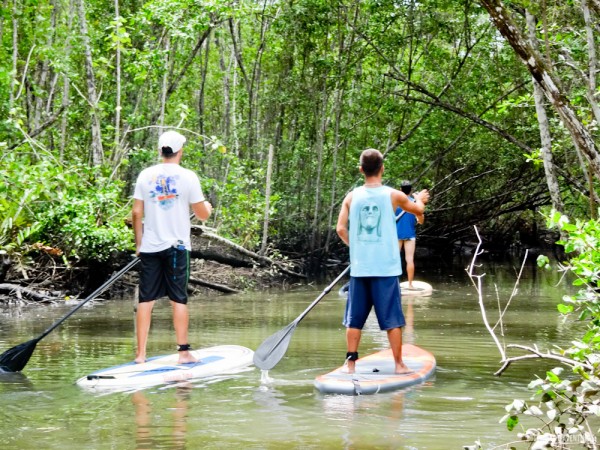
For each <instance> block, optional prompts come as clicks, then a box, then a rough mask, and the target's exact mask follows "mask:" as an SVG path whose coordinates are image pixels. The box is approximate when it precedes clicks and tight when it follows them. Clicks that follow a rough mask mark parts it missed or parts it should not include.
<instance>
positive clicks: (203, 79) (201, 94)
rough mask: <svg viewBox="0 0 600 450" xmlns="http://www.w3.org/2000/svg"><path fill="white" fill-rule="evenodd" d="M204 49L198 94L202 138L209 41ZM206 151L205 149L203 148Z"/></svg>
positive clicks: (204, 143)
mask: <svg viewBox="0 0 600 450" xmlns="http://www.w3.org/2000/svg"><path fill="white" fill-rule="evenodd" d="M205 42H206V44H205V45H206V49H205V51H204V64H203V65H202V71H201V80H200V92H199V93H198V118H199V123H198V128H199V131H200V134H201V135H203V136H204V88H205V87H206V76H207V75H208V57H209V51H210V39H206V40H205ZM202 142H203V145H204V146H206V139H203V140H202ZM205 149H206V147H205Z"/></svg>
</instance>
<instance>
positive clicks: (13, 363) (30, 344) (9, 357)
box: [0, 257, 140, 372]
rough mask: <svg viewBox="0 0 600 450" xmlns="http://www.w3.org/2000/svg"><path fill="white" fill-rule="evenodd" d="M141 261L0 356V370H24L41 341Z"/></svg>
mask: <svg viewBox="0 0 600 450" xmlns="http://www.w3.org/2000/svg"><path fill="white" fill-rule="evenodd" d="M139 261H140V258H139V257H136V258H135V259H133V260H132V261H131V262H130V263H129V264H127V265H126V266H125V267H123V268H122V269H121V270H120V271H119V272H117V273H115V274H114V275H113V276H112V277H111V278H110V279H109V280H108V281H107V282H105V283H104V284H103V285H102V286H100V287H99V288H98V289H96V290H95V291H94V292H92V293H91V294H90V295H89V296H88V297H87V298H86V299H85V300H83V301H82V302H80V303H79V304H78V305H77V306H76V307H75V308H73V309H72V310H71V311H70V312H69V313H68V314H66V315H65V316H64V317H63V318H62V319H60V320H58V321H57V322H55V323H54V324H53V325H52V326H51V327H50V328H48V329H47V330H46V331H44V332H43V333H42V334H40V335H39V336H38V337H37V338H35V339H32V340H30V341H27V342H24V343H22V344H19V345H17V346H16V347H13V348H11V349H9V350H7V351H5V352H4V353H2V354H1V355H0V368H2V369H5V370H9V371H11V372H20V371H21V370H23V368H24V367H25V365H26V364H27V362H28V361H29V358H31V355H32V354H33V351H34V350H35V346H36V345H37V343H38V342H39V341H41V340H42V339H44V338H45V337H46V336H47V335H48V334H50V332H51V331H52V330H54V329H55V328H56V327H58V326H59V325H60V324H61V323H63V322H64V321H65V320H67V319H68V318H69V317H71V316H72V315H73V314H75V312H76V311H77V310H78V309H79V308H81V307H82V306H83V305H85V304H86V303H87V302H89V301H90V300H92V299H94V298H96V297H97V296H98V295H100V294H101V293H102V292H104V291H105V290H106V289H107V288H108V287H109V286H111V285H112V284H113V283H114V282H115V281H117V280H118V279H119V278H121V277H122V276H123V275H124V274H125V273H127V272H128V271H129V270H130V269H131V268H132V267H133V266H135V265H136V264H137V263H138V262H139Z"/></svg>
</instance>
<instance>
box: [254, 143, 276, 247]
mask: <svg viewBox="0 0 600 450" xmlns="http://www.w3.org/2000/svg"><path fill="white" fill-rule="evenodd" d="M273 154H274V148H273V144H271V145H269V160H268V162H267V186H266V188H265V219H264V222H263V235H262V245H261V246H260V251H259V252H258V254H259V255H261V256H264V255H265V252H266V250H267V238H268V235H269V210H270V208H271V175H272V174H273Z"/></svg>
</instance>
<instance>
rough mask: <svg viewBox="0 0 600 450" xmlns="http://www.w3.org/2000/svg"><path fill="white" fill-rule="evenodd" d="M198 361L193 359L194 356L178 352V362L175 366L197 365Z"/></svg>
mask: <svg viewBox="0 0 600 450" xmlns="http://www.w3.org/2000/svg"><path fill="white" fill-rule="evenodd" d="M197 362H198V359H197V358H194V356H193V355H192V354H191V353H190V352H188V351H185V352H179V360H178V361H177V364H190V363H197Z"/></svg>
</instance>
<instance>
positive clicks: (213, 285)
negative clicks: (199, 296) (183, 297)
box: [189, 277, 241, 294]
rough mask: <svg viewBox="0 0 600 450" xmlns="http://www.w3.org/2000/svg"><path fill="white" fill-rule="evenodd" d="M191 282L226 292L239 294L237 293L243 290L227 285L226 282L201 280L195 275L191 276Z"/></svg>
mask: <svg viewBox="0 0 600 450" xmlns="http://www.w3.org/2000/svg"><path fill="white" fill-rule="evenodd" d="M189 282H190V283H191V284H195V285H198V286H203V287H207V288H210V289H213V290H215V291H219V292H225V293H226V294H237V293H239V292H241V291H238V290H237V289H234V288H232V287H229V286H225V285H224V284H217V283H210V282H208V281H204V280H201V279H199V278H194V277H190V279H189Z"/></svg>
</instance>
